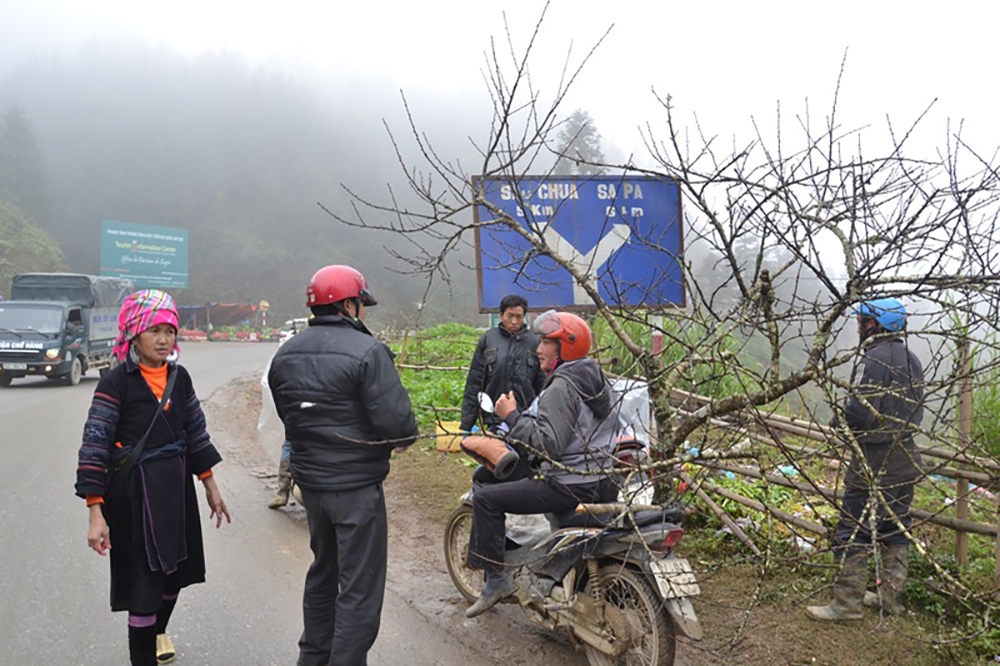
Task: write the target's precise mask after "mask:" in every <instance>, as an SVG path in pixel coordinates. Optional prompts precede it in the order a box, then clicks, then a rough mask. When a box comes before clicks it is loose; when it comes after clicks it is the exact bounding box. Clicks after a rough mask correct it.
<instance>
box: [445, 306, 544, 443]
mask: <svg viewBox="0 0 1000 666" xmlns="http://www.w3.org/2000/svg"><path fill="white" fill-rule="evenodd" d="M537 349H538V336H537V335H535V334H534V333H533V332H532V331H530V330H529V329H528V328H527V327H526V326H525V327H524V328H522V329H521V330H520V331H518V332H517V333H510V332H509V331H508V330H507V329H505V328H504V327H503V325H502V324H501V325H499V326H497V327H496V328H491V329H490V330H488V331H486V332H485V333H483V335H482V337H480V338H479V343H478V344H477V345H476V352H475V354H473V355H472V365H471V366H470V367H469V376H468V377H467V378H466V380H465V394H464V396H463V398H462V422H461V426H460V427H461V429H462V430H469V429H471V428H472V426H473V425H474V424H475V423H476V422H477V421H479V393H480V392H483V393H486V394H487V395H488V396H490V398H492V399H493V402H496V401H497V398H499V397H500V396H501V395H503V394H504V393H507V392H508V391H513V392H514V397H515V398H516V399H517V408H518V410H524V409H527V407H528V405H530V404H531V401H532V400H534V399H535V396H536V395H538V393H539V392H540V391H541V390H542V386H543V385H544V384H545V372H544V371H543V370H542V368H541V366H540V365H539V363H538V356H537V354H536V350H537ZM485 416H487V415H484V417H485ZM492 424H493V423H492V421H487V423H486V425H487V427H489V426H490V425H492Z"/></svg>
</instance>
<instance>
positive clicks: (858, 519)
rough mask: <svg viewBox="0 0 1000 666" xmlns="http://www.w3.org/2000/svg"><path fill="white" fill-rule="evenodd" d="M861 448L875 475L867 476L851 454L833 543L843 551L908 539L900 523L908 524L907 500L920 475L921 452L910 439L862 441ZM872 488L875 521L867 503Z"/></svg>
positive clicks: (905, 525)
mask: <svg viewBox="0 0 1000 666" xmlns="http://www.w3.org/2000/svg"><path fill="white" fill-rule="evenodd" d="M862 448H863V450H864V454H865V459H866V460H867V462H868V466H869V467H870V469H871V471H872V473H873V475H874V477H868V476H867V474H866V472H865V470H864V468H863V466H862V464H861V460H859V459H858V457H857V456H853V457H852V458H851V462H850V465H849V466H848V468H847V474H846V475H845V476H844V500H843V504H841V507H840V520H839V521H838V522H837V527H836V529H835V530H834V535H833V546H834V548H835V549H839V550H840V551H844V550H848V549H850V548H854V547H859V546H870V545H872V544H873V543H875V542H878V543H881V544H885V545H894V544H904V543H908V541H907V539H906V536H905V534H904V533H903V531H902V530H901V529H900V525H901V526H902V527H904V528H906V529H907V530H908V529H909V528H910V522H911V520H912V518H911V516H910V504H911V503H912V502H913V485H914V483H915V482H916V480H917V478H919V476H920V454H919V453H918V452H917V450H916V448H915V447H914V446H913V443H912V442H909V443H907V444H906V445H901V444H865V445H863V446H862ZM872 490H875V491H876V492H877V493H878V495H877V496H876V497H875V498H874V501H873V505H874V506H873V507H872V509H873V510H874V511H875V515H874V521H873V520H872V515H871V510H870V509H869V506H868V505H869V498H870V497H871V493H872ZM873 525H874V533H873Z"/></svg>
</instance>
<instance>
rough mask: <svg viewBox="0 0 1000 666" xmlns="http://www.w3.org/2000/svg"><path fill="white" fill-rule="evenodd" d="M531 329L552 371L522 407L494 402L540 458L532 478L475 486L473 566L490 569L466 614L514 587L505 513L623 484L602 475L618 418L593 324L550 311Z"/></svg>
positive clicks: (599, 498) (605, 492)
mask: <svg viewBox="0 0 1000 666" xmlns="http://www.w3.org/2000/svg"><path fill="white" fill-rule="evenodd" d="M533 329H534V331H535V333H537V334H538V336H539V338H540V342H539V343H538V349H537V350H536V353H537V355H538V360H539V362H540V364H541V366H542V369H543V370H544V371H545V372H546V373H547V374H548V377H547V378H546V380H545V384H544V386H543V387H542V391H541V393H540V394H539V395H538V397H537V398H536V399H535V401H534V402H533V403H532V404H531V406H530V407H529V408H528V409H527V410H526V411H524V412H518V410H517V401H516V399H515V396H514V395H513V394H512V393H507V394H506V395H504V396H502V397H501V398H500V399H499V400H498V401H497V404H496V413H497V416H498V417H499V418H500V419H502V420H503V422H504V423H506V424H507V426H508V427H509V428H510V434H509V435H508V441H509V442H511V443H512V444H513V445H514V446H515V447H516V448H518V449H519V452H520V453H521V455H522V456H524V455H527V456H535V457H537V458H539V459H540V460H541V463H540V464H539V465H537V470H538V473H537V474H536V475H535V476H533V477H531V478H521V479H517V480H511V481H506V482H503V483H496V484H489V485H482V486H479V487H477V488H476V489H475V492H474V494H473V499H472V508H473V519H472V534H471V536H470V539H469V565H470V566H471V567H474V568H479V569H484V570H485V572H486V585H485V587H484V588H483V591H482V593H481V594H480V597H479V600H478V601H476V603H475V604H473V605H472V606H470V607H469V609H468V610H467V611H466V612H465V614H466V615H467V616H468V617H475V616H477V615H479V614H480V613H483V612H484V611H486V610H488V609H489V608H492V607H493V606H494V605H495V604H496V603H497V602H498V601H500V600H501V599H503V598H504V597H507V596H509V595H511V594H512V593H513V592H514V590H515V584H514V581H513V579H512V578H511V576H510V573H509V572H508V571H507V570H506V569H505V568H504V545H505V540H506V535H505V514H507V513H513V514H520V515H525V514H533V513H550V512H551V513H558V512H562V511H566V510H567V509H572V508H574V507H575V506H576V505H577V504H578V503H580V502H610V501H614V500H615V499H616V498H617V496H618V488H617V487H616V486H615V484H614V483H613V482H612V481H611V480H610V478H609V477H607V476H605V475H603V474H602V473H603V472H605V471H607V470H609V469H610V468H611V466H612V463H613V450H614V439H615V426H616V421H617V416H616V414H615V413H614V409H613V407H614V405H613V404H612V400H611V387H610V384H609V383H608V380H607V379H606V378H605V376H604V373H603V372H602V371H601V368H600V366H598V365H597V363H596V362H595V361H594V360H593V359H591V358H589V357H588V356H587V355H588V354H589V353H590V342H591V333H590V327H589V326H587V322H585V321H584V320H583V319H581V318H580V317H578V316H576V315H575V314H571V313H569V312H556V311H555V310H549V311H548V312H545V313H543V314H542V315H540V316H539V317H538V318H537V319H535V323H534V325H533Z"/></svg>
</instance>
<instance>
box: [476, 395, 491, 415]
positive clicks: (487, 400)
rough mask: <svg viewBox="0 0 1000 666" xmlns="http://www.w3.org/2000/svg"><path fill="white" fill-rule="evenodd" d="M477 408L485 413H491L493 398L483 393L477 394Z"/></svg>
mask: <svg viewBox="0 0 1000 666" xmlns="http://www.w3.org/2000/svg"><path fill="white" fill-rule="evenodd" d="M479 409H481V410H483V411H484V412H486V413H487V414H492V413H493V398H491V397H490V396H488V395H487V394H485V393H480V394H479Z"/></svg>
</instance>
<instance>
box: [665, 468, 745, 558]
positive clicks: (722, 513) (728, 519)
mask: <svg viewBox="0 0 1000 666" xmlns="http://www.w3.org/2000/svg"><path fill="white" fill-rule="evenodd" d="M680 478H681V481H683V482H684V483H686V484H688V485H689V486H691V487H693V488H694V489H695V494H696V495H698V497H699V498H700V499H701V501H702V502H704V503H705V504H707V505H708V508H709V509H711V511H712V513H714V514H715V515H716V516H718V517H719V520H721V521H722V524H723V525H725V526H726V527H728V528H729V529H730V530H731V531H732V533H733V534H735V535H736V538H737V539H739V540H740V541H742V542H743V545H744V546H746V547H747V548H749V549H750V551H751V552H752V553H753V554H754V555H756V556H757V557H760V556H761V552H760V549H759V548H758V547H757V545H756V544H755V543H754V542H753V541H752V540H751V539H750V536H749V535H748V534H747V533H746V532H745V531H743V528H742V527H740V526H739V524H738V523H737V522H736V521H735V520H733V518H732V516H730V515H729V514H728V513H726V510H725V509H723V508H722V507H721V506H719V505H718V504H717V503H716V502H715V500H713V499H712V498H711V497H709V496H708V493H706V492H705V491H704V490H703V489H702V488H701V486H700V485H696V484H695V483H694V481H692V480H691V477H690V476H688V475H687V474H685V473H684V472H681V473H680Z"/></svg>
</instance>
